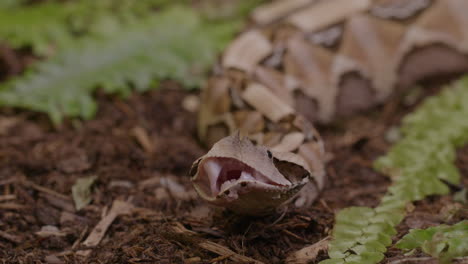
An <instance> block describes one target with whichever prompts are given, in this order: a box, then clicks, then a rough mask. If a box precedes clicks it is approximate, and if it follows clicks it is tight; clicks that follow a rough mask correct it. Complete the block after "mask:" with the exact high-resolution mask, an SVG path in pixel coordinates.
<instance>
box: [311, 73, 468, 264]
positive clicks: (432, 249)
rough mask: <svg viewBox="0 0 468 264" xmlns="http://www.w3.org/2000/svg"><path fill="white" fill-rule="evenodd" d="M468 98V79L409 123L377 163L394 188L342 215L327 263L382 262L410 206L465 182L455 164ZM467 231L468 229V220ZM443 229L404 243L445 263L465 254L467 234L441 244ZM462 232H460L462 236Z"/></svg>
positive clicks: (466, 133)
mask: <svg viewBox="0 0 468 264" xmlns="http://www.w3.org/2000/svg"><path fill="white" fill-rule="evenodd" d="M467 100H468V77H465V78H463V79H461V80H459V81H457V82H455V83H454V84H452V85H451V86H450V87H447V88H446V89H445V90H444V91H442V93H441V94H439V95H438V96H433V97H431V98H428V99H427V100H426V101H425V102H424V103H423V105H421V106H420V107H419V108H418V109H417V110H416V111H415V112H414V113H411V114H409V115H408V116H407V117H406V118H405V119H404V120H403V126H402V128H401V131H402V132H403V135H404V137H403V138H402V139H401V140H400V141H399V142H398V143H397V144H396V145H395V146H393V147H392V149H391V150H390V151H389V152H388V153H387V155H385V156H384V157H382V158H380V159H378V160H377V162H376V163H375V168H376V169H377V170H379V171H381V172H384V173H388V174H390V176H391V177H392V179H393V184H392V186H390V187H389V188H388V191H387V194H386V195H385V196H384V197H383V198H382V200H381V202H380V205H379V206H377V207H376V208H375V209H372V208H366V207H351V208H347V209H344V210H342V211H341V212H339V213H338V214H337V216H336V224H335V227H334V228H333V237H334V239H333V240H332V241H331V242H330V245H329V250H328V255H329V256H330V258H331V259H330V260H326V261H322V262H320V263H321V264H324V263H325V264H326V263H378V262H379V261H381V260H382V259H383V257H384V255H383V253H384V252H385V251H386V247H388V246H390V245H391V243H392V240H391V237H392V236H393V235H395V234H396V230H395V226H396V225H398V224H399V223H400V222H401V221H402V220H403V218H404V216H405V207H406V204H408V203H409V202H412V201H416V200H421V199H424V198H425V197H427V196H429V195H435V194H438V195H443V194H448V193H449V188H448V187H447V185H446V184H445V183H444V182H443V181H447V182H450V183H453V184H458V183H459V182H460V175H459V172H458V170H457V168H456V167H455V165H454V162H455V158H456V154H455V150H456V148H457V147H460V146H462V145H464V144H466V143H468V118H467V116H468V104H466V101H467ZM457 227H459V226H457ZM461 228H462V229H463V228H464V229H463V230H465V231H466V222H465V224H464V226H463V227H461ZM457 230H458V231H459V229H457ZM438 231H440V229H428V230H425V231H414V232H412V233H410V235H409V236H408V237H406V239H404V240H402V241H401V242H400V243H399V244H398V245H399V246H400V247H401V248H406V249H412V248H416V247H421V248H422V249H423V251H425V252H427V253H429V254H432V255H434V256H440V257H441V259H443V260H444V261H445V260H446V259H449V258H451V257H453V256H460V254H461V252H462V251H463V250H462V249H463V247H464V248H465V249H466V248H468V245H467V243H468V239H466V237H468V235H467V234H464V238H465V240H464V242H463V243H462V242H460V241H459V240H460V239H463V238H460V237H458V236H455V237H454V238H453V239H446V238H445V237H442V238H440V236H439V238H440V240H437V241H438V242H437V243H436V242H434V238H435V237H437V236H436V235H435V234H436V232H438ZM458 231H457V232H458ZM465 231H464V232H465ZM447 232H448V231H447ZM457 232H454V234H455V233H456V234H459V232H458V233H457ZM431 239H432V240H431ZM421 241H432V242H430V243H429V242H427V243H426V242H424V243H426V244H424V243H422V242H421ZM450 246H452V249H450ZM447 247H448V248H449V249H448V250H447ZM444 252H446V253H444ZM463 252H465V251H463ZM465 254H466V253H465ZM442 255H443V256H442Z"/></svg>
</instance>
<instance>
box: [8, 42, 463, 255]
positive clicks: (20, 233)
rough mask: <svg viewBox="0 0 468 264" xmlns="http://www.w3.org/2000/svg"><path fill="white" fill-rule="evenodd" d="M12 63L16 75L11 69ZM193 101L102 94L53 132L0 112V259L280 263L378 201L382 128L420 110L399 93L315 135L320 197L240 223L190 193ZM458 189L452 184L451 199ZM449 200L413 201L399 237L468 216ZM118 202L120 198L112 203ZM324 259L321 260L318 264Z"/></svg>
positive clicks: (33, 119) (170, 92) (23, 116)
mask: <svg viewBox="0 0 468 264" xmlns="http://www.w3.org/2000/svg"><path fill="white" fill-rule="evenodd" d="M0 49H1V48H0ZM2 50H3V52H4V53H5V48H3V49H2ZM7 52H9V53H5V54H7V55H10V58H9V59H8V60H5V59H4V62H3V63H0V65H1V66H2V67H0V75H1V78H0V79H6V78H7V77H9V76H11V75H12V74H18V73H19V72H21V71H22V67H24V66H23V64H24V63H23V62H24V60H25V56H22V55H18V54H15V53H11V50H7ZM12 54H13V55H12ZM11 56H13V57H11ZM3 57H5V56H3ZM12 63H16V64H12ZM5 65H7V66H8V67H5ZM11 65H15V67H16V68H15V69H11V70H8V69H9V67H12V66H11ZM438 86H439V85H433V88H431V89H428V90H427V91H424V92H423V94H432V93H434V92H435V91H436V90H438V89H437V87H438ZM196 95H197V93H196V92H188V91H185V90H183V89H182V88H181V87H179V86H178V85H177V84H175V83H172V82H166V83H164V84H163V85H162V87H161V89H160V90H155V91H151V92H148V93H145V94H133V95H132V96H130V97H129V98H126V99H123V98H119V97H115V96H108V95H104V94H102V93H99V92H98V93H97V94H96V97H97V100H98V102H99V111H98V113H97V116H96V118H95V119H93V120H89V121H82V120H71V121H70V120H69V121H67V122H65V123H64V124H63V125H61V126H60V127H54V126H52V124H51V123H50V122H49V120H48V119H47V117H46V116H45V115H43V114H38V113H34V112H30V111H25V110H17V109H8V108H7V109H5V108H2V110H0V262H2V263H237V262H238V261H233V260H230V259H229V257H230V256H231V254H230V253H229V252H228V253H226V252H224V253H220V254H215V253H214V252H216V250H213V247H211V249H212V250H209V249H210V247H208V245H211V246H213V245H214V246H216V245H221V246H224V247H226V248H229V249H231V250H232V251H234V252H236V253H238V254H240V255H245V256H248V257H250V258H252V259H256V260H258V261H263V262H264V263H282V262H283V261H284V259H285V258H286V257H287V256H288V255H289V254H291V253H293V252H295V251H296V250H299V249H301V248H303V247H305V246H307V245H311V244H314V243H316V242H318V241H320V240H322V239H324V238H326V237H327V236H329V235H330V232H331V229H332V227H333V224H334V214H335V213H336V212H337V211H339V210H340V209H342V208H345V207H348V206H376V205H377V204H378V202H379V198H380V197H381V196H382V195H383V194H384V193H385V191H386V188H387V187H388V185H389V184H390V180H389V179H388V178H387V177H386V176H385V175H382V174H379V173H376V172H375V171H374V170H373V169H372V162H373V161H374V160H375V159H376V158H377V157H379V156H381V155H383V154H384V153H385V152H386V151H387V150H388V149H389V147H390V146H391V145H392V144H391V143H389V142H388V141H387V140H386V138H387V136H386V135H387V131H389V129H391V128H392V127H394V126H397V125H398V124H399V122H400V120H401V118H402V117H403V116H404V115H405V114H407V113H408V112H410V111H412V110H413V109H414V107H415V105H417V103H413V104H411V105H407V104H406V103H405V101H407V100H406V99H404V98H407V97H395V98H393V99H392V100H389V101H388V102H387V103H386V104H385V105H383V106H381V107H380V108H378V109H375V111H373V112H371V113H365V114H362V115H358V116H355V117H352V118H350V119H347V120H341V121H339V122H336V123H335V124H333V125H328V126H321V127H319V130H320V131H321V132H322V136H323V138H324V139H325V141H326V143H327V149H328V151H329V153H330V158H331V160H330V162H329V164H328V167H327V172H328V177H329V178H328V182H327V184H326V188H325V190H324V191H323V192H322V193H321V196H320V197H319V199H318V200H317V201H316V202H315V203H314V204H313V205H312V206H311V207H310V208H302V209H296V208H292V207H289V208H288V209H287V210H286V211H284V212H283V213H278V214H276V215H271V216H268V217H262V218H248V217H241V216H237V215H234V214H232V213H230V212H226V211H223V210H221V209H218V208H212V207H209V206H207V205H206V204H205V203H204V202H203V201H201V200H200V199H199V198H198V197H197V195H196V193H195V191H194V190H193V188H192V187H191V184H190V180H189V177H188V176H187V172H188V170H189V168H190V166H191V163H192V162H193V161H194V160H195V159H196V158H197V157H198V156H200V155H202V154H203V153H204V151H206V149H204V148H203V147H202V146H201V145H200V144H199V142H198V141H197V139H196V113H195V112H193V111H192V112H190V111H187V110H185V108H184V107H183V103H182V102H184V100H185V99H186V98H191V99H193V96H196ZM421 100H422V98H419V100H418V101H421ZM467 164H468V147H465V148H462V149H460V150H459V151H458V157H457V166H458V167H459V168H460V172H461V174H462V176H463V183H464V186H466V185H467V184H468V165H467ZM89 176H95V177H96V181H95V182H94V184H93V185H92V188H91V190H92V192H91V195H90V196H91V198H92V199H91V202H90V204H89V205H87V206H85V207H84V208H82V209H81V210H76V209H75V206H74V202H73V198H72V186H73V185H74V184H75V182H76V181H77V179H79V178H83V177H89ZM459 188H461V186H452V189H453V191H454V192H455V191H457V190H459ZM452 194H453V193H452ZM452 194H451V195H447V196H442V197H440V196H434V197H429V198H427V199H425V200H423V201H419V202H416V203H414V206H413V207H412V208H411V210H409V211H410V212H409V213H408V215H407V217H406V218H405V220H404V221H403V222H402V223H401V224H400V225H399V226H398V231H399V233H398V235H396V236H395V240H397V239H398V238H401V237H402V235H404V234H405V233H407V231H408V230H409V229H410V228H425V227H429V226H433V225H438V224H441V223H446V224H453V223H456V222H459V221H460V220H462V219H467V218H468V215H467V211H466V210H463V209H462V207H461V206H462V205H461V204H460V203H456V202H454V200H453V195H452ZM115 201H123V202H122V203H121V204H120V205H121V206H120V207H119V206H117V205H115V204H116V202H115ZM113 204H114V206H113ZM122 204H123V205H122ZM122 207H123V208H124V209H122ZM127 207H132V209H131V210H126V208H127ZM119 208H120V209H119ZM109 215H114V216H115V219H114V221H113V222H112V223H111V224H110V226H109V229H107V230H105V228H103V227H102V226H101V225H99V226H98V227H96V225H97V224H98V223H99V222H100V221H101V219H108V218H107V217H109ZM93 232H98V233H100V234H103V238H102V240H100V239H99V238H97V239H96V237H92V238H90V237H88V236H89V235H90V233H93ZM91 240H92V241H91ZM90 241H91V242H90ZM218 249H219V248H218ZM220 255H221V256H220ZM427 257H428V256H425V255H424V254H422V253H417V254H416V255H415V256H412V257H411V259H408V260H407V261H406V262H403V259H405V258H407V257H406V256H404V255H403V253H402V252H401V251H399V250H397V249H394V248H390V249H389V251H388V252H387V253H386V259H385V260H384V261H383V262H382V263H430V262H434V261H435V260H433V259H428V258H427ZM325 258H326V253H325V252H320V253H319V255H318V257H317V259H316V262H318V261H320V260H323V259H325ZM434 263H435V262H434Z"/></svg>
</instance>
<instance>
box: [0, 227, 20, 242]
mask: <svg viewBox="0 0 468 264" xmlns="http://www.w3.org/2000/svg"><path fill="white" fill-rule="evenodd" d="M0 237H2V238H4V239H6V240H8V241H10V242H13V243H15V244H20V243H21V242H22V239H21V237H19V236H15V235H12V234H8V233H7V232H4V231H1V230H0Z"/></svg>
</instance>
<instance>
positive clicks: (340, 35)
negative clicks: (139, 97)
mask: <svg viewBox="0 0 468 264" xmlns="http://www.w3.org/2000/svg"><path fill="white" fill-rule="evenodd" d="M251 17H252V20H253V25H252V26H251V27H249V28H248V29H247V30H246V31H244V32H243V33H241V34H240V35H239V36H238V37H237V38H236V39H235V40H234V41H233V42H232V43H231V44H230V46H229V47H228V48H227V50H226V51H225V52H224V54H223V55H222V57H221V59H220V62H219V66H218V67H216V68H215V71H214V73H213V76H212V77H211V78H210V79H209V80H208V84H207V86H206V87H205V89H204V91H203V93H202V98H201V100H202V104H201V108H200V113H199V137H200V139H201V140H202V141H203V142H205V143H206V145H207V146H212V148H211V150H210V151H209V152H208V153H207V154H206V155H204V156H203V157H201V158H199V159H198V160H197V161H195V162H194V164H193V167H192V169H191V171H190V176H191V177H192V182H193V185H194V187H195V189H196V190H197V192H198V193H199V195H200V196H201V197H202V198H203V199H204V200H206V201H208V202H210V203H212V204H215V205H219V206H223V207H226V208H229V209H231V210H233V211H236V212H239V213H243V214H263V213H266V212H269V211H272V210H274V209H275V208H276V207H278V206H279V205H281V204H284V203H285V202H286V201H289V200H291V199H292V198H293V197H296V194H297V193H300V195H299V196H298V197H299V198H297V199H296V200H295V204H296V205H297V206H301V205H302V206H303V205H306V204H310V203H311V202H312V201H313V200H314V199H315V197H316V196H317V195H318V194H319V192H320V190H321V189H322V188H323V187H324V185H325V181H326V176H325V169H324V168H325V158H324V156H325V151H324V142H323V141H322V140H321V138H320V135H319V134H318V132H317V131H316V130H315V129H314V127H313V125H312V124H313V123H314V122H323V123H326V122H329V121H332V120H334V119H336V118H337V117H345V116H349V115H351V114H353V113H356V112H359V111H362V110H366V109H369V108H371V107H373V106H375V105H377V104H380V103H382V102H383V101H385V100H386V99H388V98H389V97H390V96H391V95H393V94H395V93H398V92H399V91H400V92H401V91H404V90H405V89H408V88H409V87H411V86H412V85H414V84H415V83H417V82H418V81H421V80H423V79H427V78H431V77H434V76H440V75H447V74H453V73H461V72H467V71H468V57H466V56H465V55H466V54H467V53H468V1H466V0H315V1H314V0H280V1H275V2H272V3H269V4H267V5H264V6H261V7H259V8H257V9H256V10H254V12H253V13H252V16H251ZM215 142H217V143H216V144H214V143H215ZM213 144H214V145H213ZM301 189H302V191H301V192H300V190H301Z"/></svg>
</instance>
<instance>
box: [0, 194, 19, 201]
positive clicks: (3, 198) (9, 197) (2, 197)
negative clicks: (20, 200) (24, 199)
mask: <svg viewBox="0 0 468 264" xmlns="http://www.w3.org/2000/svg"><path fill="white" fill-rule="evenodd" d="M15 199H16V195H14V194H6V195H0V202H4V201H9V200H15Z"/></svg>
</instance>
